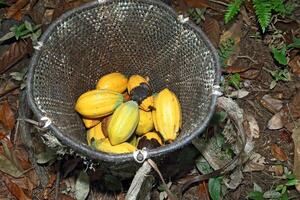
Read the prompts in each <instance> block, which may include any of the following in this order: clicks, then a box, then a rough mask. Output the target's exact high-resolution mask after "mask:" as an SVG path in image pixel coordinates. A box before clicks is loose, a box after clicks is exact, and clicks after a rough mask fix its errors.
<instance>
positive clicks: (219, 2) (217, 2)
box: [209, 0, 228, 7]
mask: <svg viewBox="0 0 300 200" xmlns="http://www.w3.org/2000/svg"><path fill="white" fill-rule="evenodd" d="M209 1H210V2H212V3H216V4H219V5H222V6H226V7H227V6H228V3H225V2H222V1H217V0H209Z"/></svg>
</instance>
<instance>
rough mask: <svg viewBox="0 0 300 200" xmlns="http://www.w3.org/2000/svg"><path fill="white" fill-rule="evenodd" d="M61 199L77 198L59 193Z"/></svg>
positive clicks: (70, 199) (71, 199)
mask: <svg viewBox="0 0 300 200" xmlns="http://www.w3.org/2000/svg"><path fill="white" fill-rule="evenodd" d="M59 199H60V200H75V199H73V198H72V197H70V196H68V195H65V194H59Z"/></svg>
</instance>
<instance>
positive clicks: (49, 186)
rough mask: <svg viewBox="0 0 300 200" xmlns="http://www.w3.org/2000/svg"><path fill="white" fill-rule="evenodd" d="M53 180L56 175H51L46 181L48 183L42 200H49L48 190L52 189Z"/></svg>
mask: <svg viewBox="0 0 300 200" xmlns="http://www.w3.org/2000/svg"><path fill="white" fill-rule="evenodd" d="M55 180H56V175H55V174H51V176H50V178H49V180H48V183H47V185H46V187H45V189H44V192H43V197H44V199H49V197H48V196H49V193H50V192H51V191H50V189H51V188H52V187H53V185H54V183H55Z"/></svg>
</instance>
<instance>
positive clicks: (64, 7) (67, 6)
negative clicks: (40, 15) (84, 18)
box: [52, 0, 89, 20]
mask: <svg viewBox="0 0 300 200" xmlns="http://www.w3.org/2000/svg"><path fill="white" fill-rule="evenodd" d="M86 2H89V0H79V1H67V2H66V1H59V3H58V5H57V6H56V8H55V9H54V11H53V15H52V20H55V19H56V18H58V17H59V16H60V15H62V14H63V13H65V12H66V11H68V10H71V9H73V8H76V7H79V6H80V5H82V4H84V3H86Z"/></svg>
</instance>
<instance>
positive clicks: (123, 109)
mask: <svg viewBox="0 0 300 200" xmlns="http://www.w3.org/2000/svg"><path fill="white" fill-rule="evenodd" d="M138 123H139V107H138V104H137V103H136V102H135V101H127V102H125V103H123V104H121V105H120V106H119V107H118V108H117V109H116V111H115V112H114V113H113V115H112V117H111V120H110V122H109V124H108V129H107V132H108V138H109V140H110V142H111V144H112V145H117V144H120V143H123V142H125V141H126V140H128V139H129V138H130V136H131V135H132V134H133V132H134V130H135V129H136V127H137V125H138Z"/></svg>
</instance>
